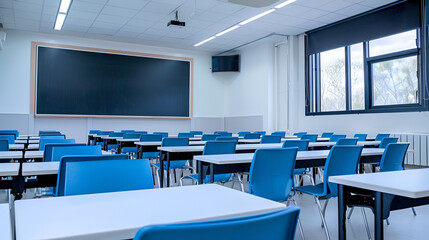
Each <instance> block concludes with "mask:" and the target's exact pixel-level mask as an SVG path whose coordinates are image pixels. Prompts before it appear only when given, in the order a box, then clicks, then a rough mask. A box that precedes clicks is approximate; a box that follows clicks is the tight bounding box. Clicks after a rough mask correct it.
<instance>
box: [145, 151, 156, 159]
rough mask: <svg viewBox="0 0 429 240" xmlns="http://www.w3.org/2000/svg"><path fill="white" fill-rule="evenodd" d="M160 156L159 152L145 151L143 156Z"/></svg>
mask: <svg viewBox="0 0 429 240" xmlns="http://www.w3.org/2000/svg"><path fill="white" fill-rule="evenodd" d="M158 156H159V152H144V153H143V156H142V157H143V158H152V159H153V158H157V157H158Z"/></svg>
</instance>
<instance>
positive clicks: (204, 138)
mask: <svg viewBox="0 0 429 240" xmlns="http://www.w3.org/2000/svg"><path fill="white" fill-rule="evenodd" d="M217 137H221V135H220V134H203V136H202V137H201V141H213V140H216V138H217Z"/></svg>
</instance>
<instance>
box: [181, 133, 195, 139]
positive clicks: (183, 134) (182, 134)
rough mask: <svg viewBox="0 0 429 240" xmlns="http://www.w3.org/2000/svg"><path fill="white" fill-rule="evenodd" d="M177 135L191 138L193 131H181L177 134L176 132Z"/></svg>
mask: <svg viewBox="0 0 429 240" xmlns="http://www.w3.org/2000/svg"><path fill="white" fill-rule="evenodd" d="M177 137H179V138H192V137H194V134H193V133H187V132H181V133H179V134H177Z"/></svg>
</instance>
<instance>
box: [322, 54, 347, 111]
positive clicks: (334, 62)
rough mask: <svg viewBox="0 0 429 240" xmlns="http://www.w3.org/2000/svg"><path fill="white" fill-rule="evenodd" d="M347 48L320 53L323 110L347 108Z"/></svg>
mask: <svg viewBox="0 0 429 240" xmlns="http://www.w3.org/2000/svg"><path fill="white" fill-rule="evenodd" d="M345 76H346V73H345V48H343V47H342V48H337V49H333V50H329V51H326V52H322V53H320V94H321V103H320V104H321V105H320V108H321V111H341V110H346V82H345Z"/></svg>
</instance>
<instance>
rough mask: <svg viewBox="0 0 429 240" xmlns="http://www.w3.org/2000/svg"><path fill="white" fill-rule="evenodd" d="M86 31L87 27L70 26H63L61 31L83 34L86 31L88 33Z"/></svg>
mask: <svg viewBox="0 0 429 240" xmlns="http://www.w3.org/2000/svg"><path fill="white" fill-rule="evenodd" d="M88 29H89V27H85V26H79V25H72V24H64V26H63V29H62V30H64V31H73V32H82V33H84V32H86V31H88Z"/></svg>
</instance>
